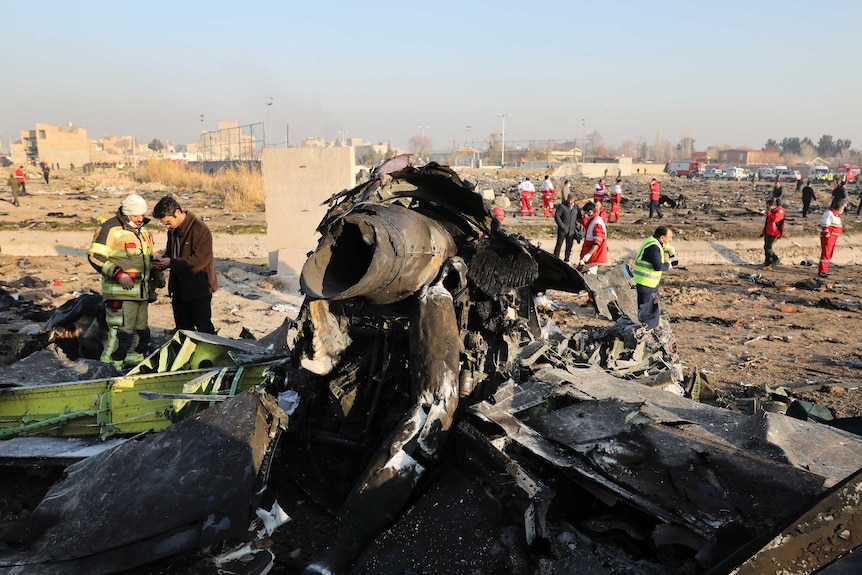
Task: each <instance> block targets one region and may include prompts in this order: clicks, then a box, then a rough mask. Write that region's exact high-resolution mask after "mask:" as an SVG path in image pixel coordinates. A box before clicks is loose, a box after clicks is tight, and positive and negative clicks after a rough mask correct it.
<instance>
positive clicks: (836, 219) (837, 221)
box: [817, 198, 847, 278]
mask: <svg viewBox="0 0 862 575" xmlns="http://www.w3.org/2000/svg"><path fill="white" fill-rule="evenodd" d="M846 207H847V200H846V199H844V198H835V199H834V200H832V205H830V206H829V209H828V210H826V211H825V212H823V219H821V221H820V226H821V227H820V265H819V266H818V268H817V275H818V276H819V277H821V278H826V277H829V264H830V263H832V254H833V253H834V252H835V243H836V242H837V241H838V236H840V235H841V234H842V233H843V232H844V227H843V225H842V223H841V214H843V213H844V208H846Z"/></svg>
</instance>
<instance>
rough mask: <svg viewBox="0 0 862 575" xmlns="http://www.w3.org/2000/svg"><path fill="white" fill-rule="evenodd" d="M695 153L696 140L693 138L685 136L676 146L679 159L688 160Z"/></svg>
mask: <svg viewBox="0 0 862 575" xmlns="http://www.w3.org/2000/svg"><path fill="white" fill-rule="evenodd" d="M693 151H694V138H692V137H691V136H683V137H682V138H680V140H679V143H678V144H677V145H676V157H677V158H679V159H688V158H690V157H691V153H692V152H693Z"/></svg>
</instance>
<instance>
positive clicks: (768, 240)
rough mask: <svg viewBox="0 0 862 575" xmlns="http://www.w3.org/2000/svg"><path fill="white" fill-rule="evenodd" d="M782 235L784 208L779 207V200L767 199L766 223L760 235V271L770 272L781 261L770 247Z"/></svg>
mask: <svg viewBox="0 0 862 575" xmlns="http://www.w3.org/2000/svg"><path fill="white" fill-rule="evenodd" d="M783 234H784V206H782V205H781V200H780V199H779V198H769V199H768V200H766V223H765V224H763V231H762V232H761V233H760V235H761V236H763V254H764V260H765V261H764V263H763V267H762V268H761V269H765V270H771V269H772V266H773V265H777V264H778V263H779V262H780V261H781V260H780V259H779V258H778V256H777V255H775V251H774V250H773V249H772V246H773V245H775V240H777V239H778V238H780V237H781V236H782V235H783Z"/></svg>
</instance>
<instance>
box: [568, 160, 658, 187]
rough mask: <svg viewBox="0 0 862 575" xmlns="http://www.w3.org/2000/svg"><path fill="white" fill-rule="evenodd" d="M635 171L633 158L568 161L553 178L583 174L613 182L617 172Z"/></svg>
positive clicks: (632, 172)
mask: <svg viewBox="0 0 862 575" xmlns="http://www.w3.org/2000/svg"><path fill="white" fill-rule="evenodd" d="M662 167H663V166H662ZM659 171H660V170H659ZM634 173H635V171H634V169H633V167H632V159H631V158H619V159H618V160H617V161H616V162H595V163H593V162H577V163H572V162H566V163H564V164H561V165H560V166H559V167H558V168H557V169H556V170H555V171H554V175H553V178H554V179H555V180H561V179H565V178H575V177H578V176H583V177H586V178H591V179H593V178H595V179H598V178H605V179H606V180H607V181H610V182H613V181H614V180H616V179H617V174H619V175H620V176H621V177H622V176H631V175H632V174H634Z"/></svg>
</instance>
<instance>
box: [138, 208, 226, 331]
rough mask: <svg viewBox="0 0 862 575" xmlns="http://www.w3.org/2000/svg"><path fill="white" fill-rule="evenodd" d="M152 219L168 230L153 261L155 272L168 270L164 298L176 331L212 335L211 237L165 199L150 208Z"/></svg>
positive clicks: (197, 220) (213, 283) (214, 284)
mask: <svg viewBox="0 0 862 575" xmlns="http://www.w3.org/2000/svg"><path fill="white" fill-rule="evenodd" d="M153 217H154V218H156V219H157V220H159V221H160V222H161V223H162V224H164V226H165V227H166V228H167V229H168V242H167V248H166V249H165V255H164V256H160V257H157V258H154V259H153V267H154V268H155V269H157V270H164V269H169V270H170V276H169V278H168V294H169V295H170V296H171V307H172V308H173V312H174V323H175V324H176V327H177V329H190V330H195V331H199V332H203V333H215V332H216V330H215V327H214V326H213V323H212V294H214V293H215V292H216V290H218V280H217V279H216V272H215V260H214V259H213V236H212V233H211V232H210V230H209V228H208V227H207V226H206V224H205V223H203V221H201V219H200V218H199V217H197V216H196V215H194V214H193V213H191V212H186V211H183V209H182V208H181V207H180V204H179V203H177V201H176V200H175V199H174V198H173V197H171V196H165V197H163V198H162V199H161V200H159V202H158V203H157V204H156V207H155V208H153Z"/></svg>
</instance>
